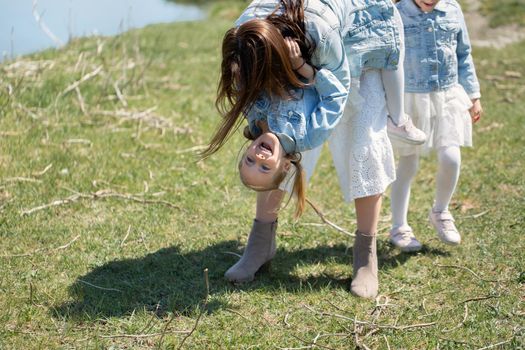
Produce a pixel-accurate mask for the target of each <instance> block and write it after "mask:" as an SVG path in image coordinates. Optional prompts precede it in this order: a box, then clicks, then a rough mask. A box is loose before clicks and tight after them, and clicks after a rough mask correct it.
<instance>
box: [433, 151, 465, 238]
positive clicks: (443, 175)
mask: <svg viewBox="0 0 525 350" xmlns="http://www.w3.org/2000/svg"><path fill="white" fill-rule="evenodd" d="M460 167H461V152H460V149H459V147H458V146H450V147H442V148H440V149H438V172H437V179H436V198H435V202H434V206H433V207H432V209H431V210H430V214H429V219H430V222H431V223H432V225H433V226H434V228H435V229H436V233H437V234H438V236H439V238H440V239H441V240H442V241H443V242H444V243H447V244H451V245H457V244H459V243H460V242H461V236H460V234H459V232H458V229H457V228H456V226H455V225H454V218H453V217H452V214H450V212H449V211H448V206H449V203H450V200H451V198H452V195H453V194H454V190H455V189H456V184H457V182H458V178H459V171H460Z"/></svg>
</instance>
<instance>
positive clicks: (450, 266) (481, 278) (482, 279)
mask: <svg viewBox="0 0 525 350" xmlns="http://www.w3.org/2000/svg"><path fill="white" fill-rule="evenodd" d="M436 266H437V267H443V268H453V269H460V270H465V271H468V272H470V273H471V274H472V275H474V276H476V277H477V278H478V279H479V280H481V281H484V282H504V281H503V280H490V279H486V278H483V277H481V276H480V275H478V274H477V273H475V272H474V271H472V270H471V269H469V268H468V267H465V266H460V265H442V264H436Z"/></svg>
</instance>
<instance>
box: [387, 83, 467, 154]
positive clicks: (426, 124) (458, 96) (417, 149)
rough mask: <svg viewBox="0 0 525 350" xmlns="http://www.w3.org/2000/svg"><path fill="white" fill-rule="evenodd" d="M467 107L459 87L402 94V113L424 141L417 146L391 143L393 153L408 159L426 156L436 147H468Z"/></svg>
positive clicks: (465, 95) (464, 95)
mask: <svg viewBox="0 0 525 350" xmlns="http://www.w3.org/2000/svg"><path fill="white" fill-rule="evenodd" d="M470 107H472V102H471V100H470V98H469V97H468V95H467V93H466V92H465V89H463V87H462V86H461V85H459V84H458V85H454V86H453V87H451V88H449V89H447V90H444V91H436V92H430V93H405V112H406V113H407V114H408V115H410V116H411V117H412V121H413V122H414V125H415V126H417V127H418V128H419V129H421V130H423V131H424V132H425V133H426V134H427V141H426V142H425V143H424V144H423V145H421V146H411V145H407V144H405V143H401V142H396V141H392V145H393V147H394V149H395V150H396V153H398V154H399V155H402V156H408V155H412V154H428V153H429V151H430V150H432V149H437V148H440V147H447V146H462V147H471V146H472V119H471V117H470V114H469V109H470Z"/></svg>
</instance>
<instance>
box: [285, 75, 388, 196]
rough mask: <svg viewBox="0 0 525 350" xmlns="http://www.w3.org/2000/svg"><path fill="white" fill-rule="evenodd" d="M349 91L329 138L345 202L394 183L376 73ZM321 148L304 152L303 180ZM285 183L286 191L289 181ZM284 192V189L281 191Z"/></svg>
mask: <svg viewBox="0 0 525 350" xmlns="http://www.w3.org/2000/svg"><path fill="white" fill-rule="evenodd" d="M356 83H359V85H360V87H359V91H358V89H357V88H355V85H357V84H355V85H354V86H353V87H352V88H351V91H350V96H349V101H348V103H347V105H346V109H345V113H344V115H343V117H342V119H341V121H340V122H339V124H338V125H337V126H336V128H335V129H334V131H333V133H332V134H331V135H330V138H329V147H330V152H331V154H332V159H333V161H334V165H335V168H336V171H337V175H338V177H339V185H340V187H341V192H342V193H343V196H344V199H345V201H347V202H351V201H353V200H354V199H356V198H361V197H368V196H372V195H377V194H381V193H383V192H385V190H386V188H387V187H388V185H389V184H390V183H391V182H392V181H394V180H395V176H396V175H395V165H394V155H393V151H392V145H391V143H390V140H389V139H388V135H387V133H386V121H387V108H386V101H385V92H384V88H383V82H382V80H381V75H380V72H379V70H376V69H371V70H366V71H365V72H364V73H363V74H362V75H361V78H360V82H356ZM321 149H322V147H318V148H316V149H313V150H311V151H307V152H303V154H302V156H303V157H302V161H301V162H302V165H303V168H304V170H305V173H306V178H307V180H309V178H310V177H311V176H312V174H313V172H314V168H315V165H316V164H317V160H318V159H319V155H320V154H321ZM285 182H287V183H288V186H287V187H288V190H289V189H290V188H291V183H293V180H292V181H285ZM283 189H286V187H283Z"/></svg>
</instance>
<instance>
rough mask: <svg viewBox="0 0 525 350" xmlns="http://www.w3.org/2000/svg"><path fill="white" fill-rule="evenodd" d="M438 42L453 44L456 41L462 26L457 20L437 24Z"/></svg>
mask: <svg viewBox="0 0 525 350" xmlns="http://www.w3.org/2000/svg"><path fill="white" fill-rule="evenodd" d="M437 28H438V30H437V36H438V37H437V40H438V44H439V43H441V44H444V45H448V46H453V45H454V43H455V42H456V36H457V35H458V32H459V29H460V26H459V23H457V22H441V23H438V25H437Z"/></svg>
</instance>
